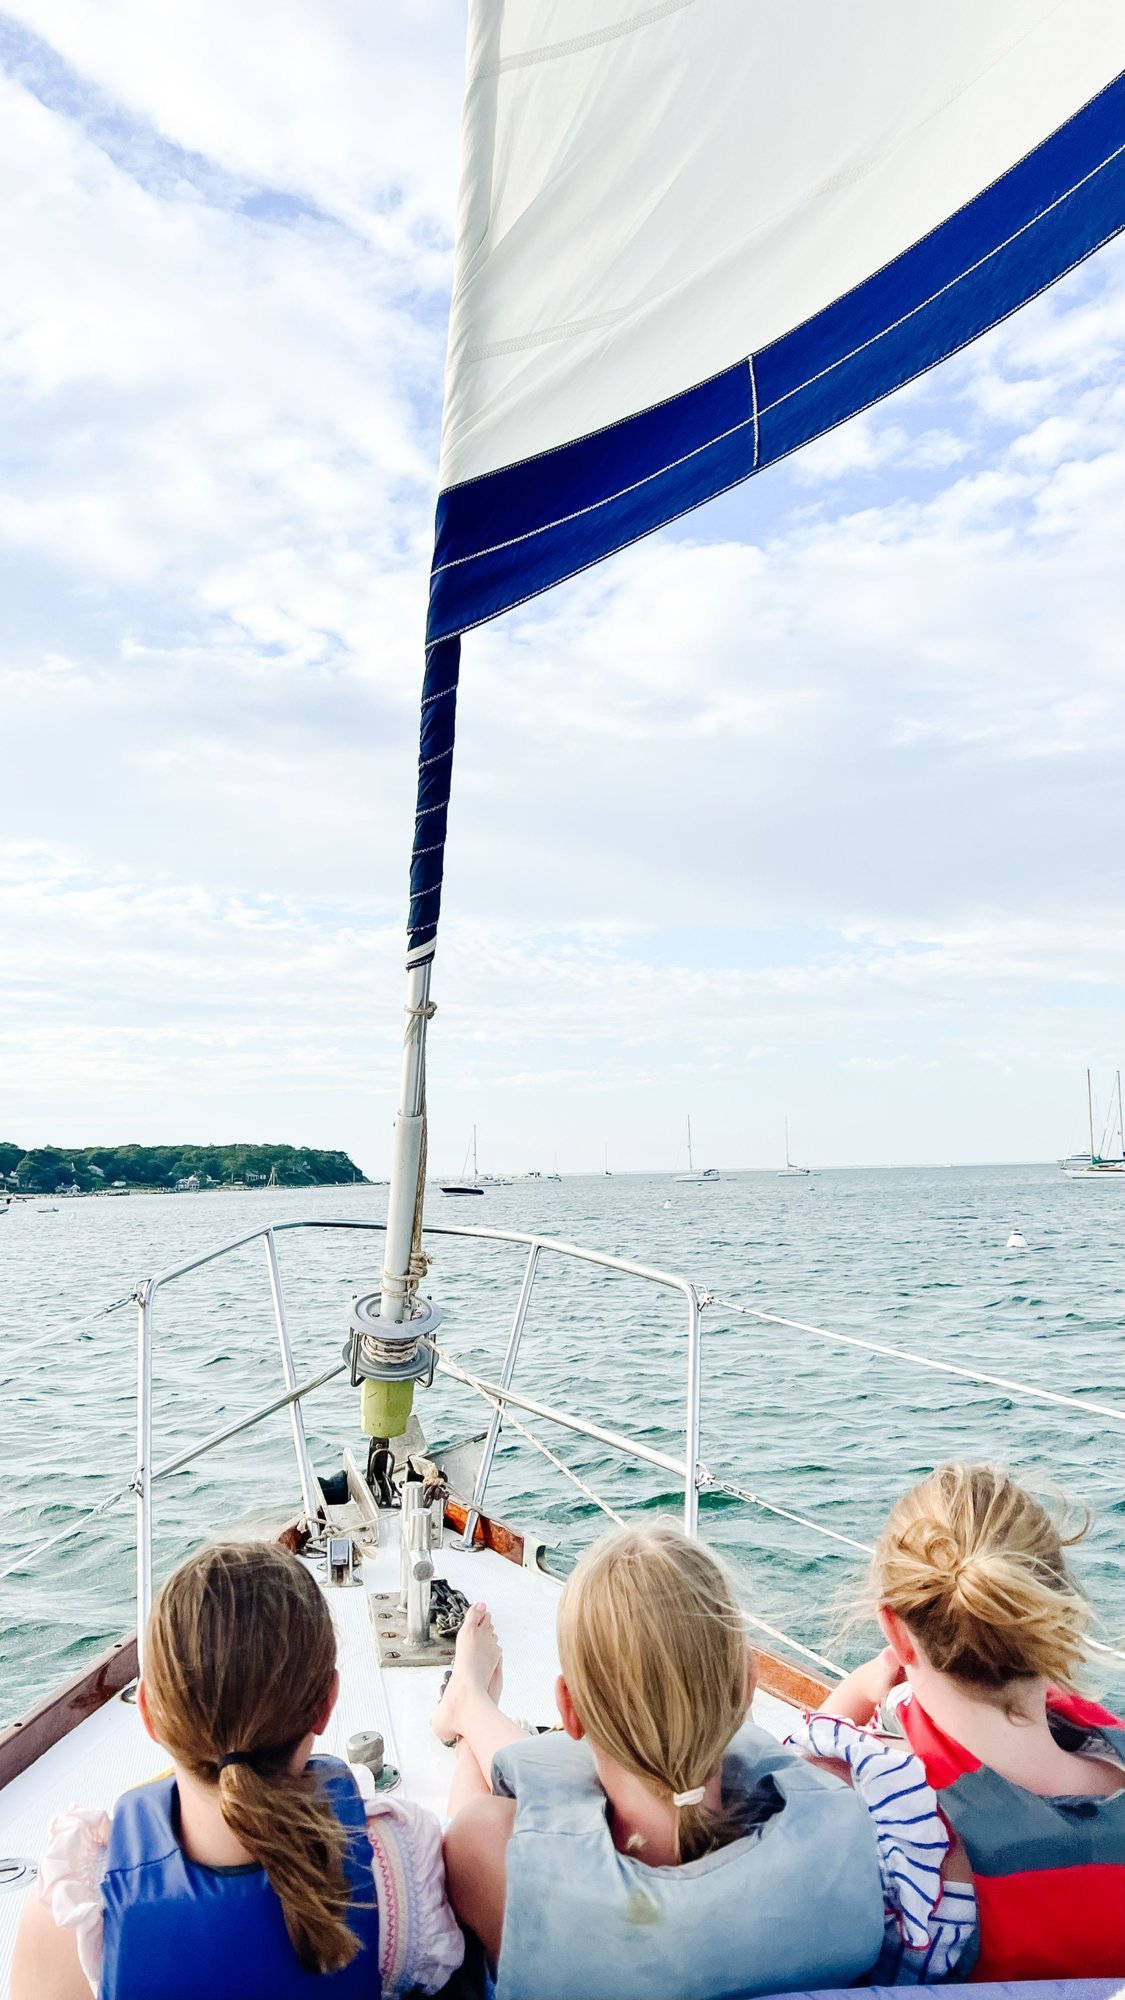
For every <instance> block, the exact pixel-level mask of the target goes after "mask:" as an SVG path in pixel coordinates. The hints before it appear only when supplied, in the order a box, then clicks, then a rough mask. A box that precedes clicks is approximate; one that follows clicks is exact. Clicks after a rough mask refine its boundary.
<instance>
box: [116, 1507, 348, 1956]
mask: <svg viewBox="0 0 1125 2000" xmlns="http://www.w3.org/2000/svg"><path fill="white" fill-rule="evenodd" d="M335 1667H336V1637H335V1633H334V1631H333V1629H332V1620H331V1617H330V1615H329V1611H328V1606H327V1605H326V1603H325V1601H324V1598H323V1595H322V1594H321V1592H320V1590H319V1589H318V1587H317V1585H316V1583H315V1582H314V1580H313V1578H312V1576H311V1575H310V1574H309V1572H308V1570H307V1569H306V1568H305V1567H304V1565H303V1564H302V1563H300V1562H298V1561H297V1559H296V1557H295V1556H292V1555H289V1554H287V1553H286V1551H285V1550H284V1549H281V1548H278V1547H276V1546H274V1545H272V1544H265V1543H246V1542H243V1543H237V1544H231V1545H229V1546H223V1545H218V1546H212V1547H210V1548H205V1549H201V1550H200V1551H199V1552H198V1553H197V1554H196V1555H193V1556H190V1557H189V1558H188V1560H187V1562H185V1563H184V1564H183V1565H182V1566H181V1567H180V1568H179V1569H178V1570H177V1571H176V1572H175V1574H174V1575H173V1576H171V1577H169V1579H168V1581H167V1583H166V1584H165V1585H164V1588H163V1590H162V1591H161V1592H160V1595H159V1597H158V1598H157V1601H156V1604H155V1605H154V1607H153V1611H152V1616H151V1618H150V1619H149V1624H148V1637H147V1646H146V1653H145V1668H144V1686H145V1696H146V1701H147V1705H148V1711H149V1715H150V1717H151V1720H152V1725H153V1728H154V1730H155V1731H156V1733H157V1735H158V1736H159V1738H160V1741H161V1743H162V1744H163V1745H164V1747H165V1748H166V1749H167V1750H169V1751H170V1752H171V1754H172V1756H173V1757H174V1758H175V1760H176V1762H177V1764H180V1765H182V1766H183V1767H184V1769H185V1770H187V1771H189V1772H190V1773H191V1775H192V1777H194V1778H198V1779H199V1780H200V1781H201V1783H203V1784H206V1785H216V1786H217V1787H218V1792H219V1809H220V1811H221V1813H222V1815H223V1819H224V1820H225V1822H226V1824H227V1826H229V1828H230V1830H231V1832H232V1833H233V1834H234V1835H235V1836H236V1838H237V1839H238V1840H240V1841H241V1842H242V1844H243V1846H244V1847H245V1848H246V1849H247V1851H248V1852H249V1853H250V1854H252V1855H253V1856H254V1858H255V1859H256V1860H257V1861H259V1862H260V1863H261V1865H262V1867H263V1868H264V1869H265V1871H266V1874H267V1876H268V1877H269V1881H270V1885H271V1887H272V1888H273V1890H274V1892H275V1894H276V1895H277V1897H278V1900H279V1902H280V1904H281V1908H282V1912H283V1914H284V1917H285V1928H286V1930H287V1931H288V1933H289V1937H290V1941H291V1942H292V1945H293V1949H294V1951H295V1952H296V1954H297V1957H298V1958H299V1960H300V1962H301V1964H302V1966H303V1967H304V1969H305V1971H306V1972H336V1971H339V1970H340V1969H341V1968H342V1967H343V1966H345V1965H349V1964H350V1963H351V1961H352V1959H353V1958H354V1957H355V1955H356V1953H357V1952H358V1950H359V1949H360V1946H359V1940H358V1939H357V1937H356V1936H355V1933H354V1932H353V1931H352V1930H350V1929H349V1927H348V1923H347V1911H348V1906H349V1902H350V1890H349V1885H348V1879H347V1876H346V1874H345V1872H344V1855H345V1852H346V1847H347V1838H346V1835H345V1833H344V1829H343V1827H342V1826H341V1824H340V1822H339V1820H338V1819H337V1817H336V1814H335V1812H334V1811H333V1809H332V1805H331V1803H330V1801H329V1800H328V1798H327V1797H326V1796H325V1794H324V1792H323V1790H322V1789H321V1786H320V1784H319V1782H318V1780H317V1778H316V1776H315V1774H314V1773H313V1772H311V1771H308V1770H304V1771H301V1772H298V1773H294V1772H292V1771H291V1770H290V1769H289V1764H290V1762H291V1760H292V1758H293V1755H294V1752H295V1751H296V1749H297V1746H298V1745H299V1743H300V1742H301V1740H302V1738H303V1737H305V1736H307V1735H308V1733H309V1731H310V1730H312V1729H314V1728H315V1727H316V1724H317V1723H318V1721H319V1720H320V1719H321V1715H322V1712H323V1709H324V1705H325V1703H326V1701H327V1700H328V1697H329V1693H330V1691H331V1687H332V1676H333V1673H334V1672H335ZM234 1752H240V1753H243V1754H244V1755H245V1754H246V1753H249V1758H250V1761H247V1762H241V1761H240V1762H238V1763H236V1764H227V1765H223V1764H222V1763H221V1760H222V1759H223V1758H224V1757H226V1756H228V1755H230V1754H231V1753H234ZM372 1976H373V1977H374V1974H373V1975H372Z"/></svg>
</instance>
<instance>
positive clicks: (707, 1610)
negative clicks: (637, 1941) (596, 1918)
mask: <svg viewBox="0 0 1125 2000" xmlns="http://www.w3.org/2000/svg"><path fill="white" fill-rule="evenodd" d="M558 1638H559V1660H560V1663H561V1666H562V1671H563V1678H564V1680H565V1681H566V1684H567V1688H568V1689H569V1692H570V1697H571V1700H572V1701H573V1703H574V1707H575V1710H576V1712H577V1715H578V1718H579V1720H580V1722H581V1723H582V1726H583V1728H584V1730H585V1731H586V1734H587V1736H588V1737H589V1738H590V1741H591V1743H593V1744H595V1745H596V1746H597V1748H599V1749H600V1750H603V1751H605V1752H606V1754H607V1755H608V1756H610V1757H613V1758H614V1759H615V1760H616V1762H617V1763H619V1764H621V1765H623V1766H624V1768H625V1769H626V1770H627V1771H631V1772H633V1773H634V1774H635V1775H636V1776H637V1777H639V1778H641V1779H643V1780H644V1782H645V1783H646V1784H647V1785H649V1786H650V1787H651V1788H652V1789H653V1790H654V1791H656V1792H658V1793H660V1794H662V1795H663V1796H665V1797H668V1796H669V1795H672V1794H675V1793H679V1792H689V1791H693V1790H695V1789H696V1788H697V1787H698V1786H700V1785H702V1784H704V1783H705V1782H706V1780H707V1779H708V1778H710V1777H711V1775H712V1773H713V1772H714V1771H715V1770H716V1769H717V1767H718V1766H719V1764H720V1763H721V1760H722V1756H723V1752H724V1751H725V1749H726V1748H727V1745H728V1744H729V1742H730V1740H731V1737H732V1736H733V1735H734V1733H735V1731H736V1730H737V1729H738V1728H740V1726H741V1724H742V1723H743V1722H744V1721H745V1719H746V1711H747V1708H748V1706H749V1680H748V1653H747V1646H746V1637H745V1633H744V1630H743V1623H742V1616H741V1613H740V1611H739V1608H738V1602H737V1599H736V1597H735V1593H734V1587H733V1584H732V1581H731V1578H730V1576H729V1575H728V1573H727V1571H726V1569H725V1568H724V1567H723V1565H722V1564H721V1563H719V1562H718V1561H716V1559H715V1557H714V1556H713V1555H712V1554H711V1553H710V1551H709V1550H707V1549H706V1548H704V1547H703V1545H702V1543H700V1542H695V1541H691V1540H689V1539H688V1537H687V1536H686V1535H685V1534H683V1533H682V1532H681V1530H680V1529H679V1528H676V1527H674V1526H672V1525H671V1524H670V1523H665V1522H659V1523H656V1524H654V1525H652V1526H648V1527H641V1528H622V1529H621V1530H620V1531H618V1532H617V1533H613V1534H609V1535H606V1536H604V1537H603V1538H602V1540H601V1541H599V1542H596V1543H595V1544H594V1546H593V1548H591V1549H587V1551H586V1553H585V1555H584V1556H583V1557H582V1558H581V1561H580V1562H579V1563H578V1566H577V1568H576V1569H575V1570H574V1571H573V1573H572V1574H571V1576H570V1577H569V1578H568V1580H567V1584H566V1588H565V1589H564V1591H563V1594H562V1601H561V1603H560V1605H559V1619H558ZM676 1829H677V1835H678V1843H679V1845H678V1854H679V1859H680V1861H694V1860H695V1859H697V1858H698V1856H700V1855H702V1854H709V1853H710V1852H711V1851H712V1850H713V1849H715V1848H717V1847H723V1846H725V1845H726V1844H727V1842H728V1841H731V1840H734V1839H737V1838H738V1836H739V1835H740V1834H742V1833H744V1832H745V1831H746V1826H745V1821H744V1818H742V1817H740V1816H739V1815H738V1814H737V1813H734V1812H731V1811H728V1810H725V1809H724V1810H722V1811H720V1812H712V1811H710V1810H709V1809H708V1808H707V1807H706V1806H704V1805H702V1804H698V1805H685V1806H682V1807H681V1808H680V1809H679V1810H678V1811H677V1813H676Z"/></svg>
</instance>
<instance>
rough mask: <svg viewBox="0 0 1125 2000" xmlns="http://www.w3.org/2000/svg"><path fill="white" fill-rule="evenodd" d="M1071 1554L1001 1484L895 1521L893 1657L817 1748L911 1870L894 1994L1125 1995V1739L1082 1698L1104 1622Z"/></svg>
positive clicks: (1038, 1515)
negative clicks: (919, 1988) (919, 1983)
mask: <svg viewBox="0 0 1125 2000" xmlns="http://www.w3.org/2000/svg"><path fill="white" fill-rule="evenodd" d="M1083 1532H1084V1530H1083ZM1071 1539H1072V1540H1077V1539H1078V1536H1077V1535H1076V1536H1074V1537H1072V1538H1071ZM1068 1545H1069V1544H1068V1542H1067V1540H1066V1539H1064V1536H1063V1534H1062V1533H1061V1531H1060V1528H1059V1525H1058V1523H1057V1522H1056V1521H1055V1520H1054V1519H1053V1518H1052V1516H1051V1514H1050V1513H1049V1512H1048V1511H1047V1509H1046V1508H1045V1507H1043V1506H1042V1505H1041V1504H1040V1502H1039V1501H1038V1500H1036V1499H1034V1498H1033V1497H1032V1495H1031V1494H1030V1493H1028V1492H1026V1491H1025V1490H1024V1489H1023V1488H1022V1487H1021V1486H1018V1485H1017V1484H1016V1482H1015V1480H1013V1479H1012V1478H1011V1477H1010V1475H1009V1474H1008V1473H1006V1472H1002V1471H998V1470H997V1469H996V1468H995V1467H993V1466H989V1465H971V1466H969V1465H943V1466H940V1467H939V1468H938V1469H937V1471H935V1472H933V1473H931V1474H930V1475H929V1477H928V1478H926V1479H924V1480H922V1481H921V1483H920V1484H919V1485H917V1486H915V1487H913V1488H912V1489H911V1491H910V1492H909V1493H906V1494H904V1496H903V1497H902V1499H901V1500H899V1501H898V1502H897V1503H896V1505H895V1506H894V1507H893V1508H892V1509H891V1513H890V1516H889V1518H888V1520H887V1523H886V1526H885V1528H884V1529H883V1532H882V1534H881V1536H880V1537H879V1542H878V1545H877V1547H876V1550H875V1555H874V1560H873V1563H872V1571H871V1591H872V1597H873V1601H874V1607H875V1610H876V1614H877V1617H878V1620H879V1624H880V1626H881V1628H882V1632H883V1636H884V1638H885V1640H886V1642H887V1643H886V1647H885V1650H884V1651H883V1652H882V1653H881V1654H879V1655H878V1657H877V1658H876V1659H874V1660H871V1661H869V1662H868V1663H867V1665H866V1666H864V1667H861V1668H858V1669H857V1670H856V1672H855V1673H853V1674H851V1675H849V1676H848V1678H847V1679H846V1680H845V1681H844V1682H843V1684H842V1685H841V1686H840V1687H839V1688H838V1689H837V1690H836V1692H835V1694H834V1695H833V1696H832V1697H831V1698H830V1699H829V1701H828V1702H827V1703H826V1704H825V1712H824V1713H822V1714H820V1715H814V1716H812V1717H811V1718H810V1719H809V1721H808V1724H807V1727H806V1729H805V1730H804V1731H803V1732H802V1733H801V1741H802V1742H803V1745H804V1747H805V1748H806V1750H807V1751H808V1752H810V1753H811V1754H813V1755H814V1756H818V1757H821V1758H824V1759H826V1760H828V1761H829V1762H830V1763H831V1764H833V1765H839V1764H843V1765H844V1766H845V1767H846V1768H847V1769H848V1771H849V1773H850V1775H851V1778H852V1781H853V1783H854V1784H855V1787H856V1790H857V1793H858V1794H859V1795H860V1796H862V1797H863V1798H864V1799H865V1802H866V1803H867V1804H868V1805H869V1807H870V1808H871V1809H872V1811H873V1812H875V1813H876V1816H877V1821H876V1824H877V1834H878V1837H879V1840H880V1846H881V1848H885V1847H886V1846H887V1845H888V1844H889V1843H890V1842H892V1841H894V1840H896V1839H897V1841H898V1844H899V1847H900V1850H903V1849H905V1850H906V1851H907V1853H908V1855H909V1857H910V1859H909V1866H908V1868H907V1870H906V1873H907V1875H908V1876H909V1877H910V1878H911V1885H912V1899H911V1898H907V1899H905V1901H904V1903H903V1904H902V1906H901V1907H900V1908H899V1910H898V1911H897V1913H895V1914H896V1915H897V1919H898V1921H897V1925H892V1924H890V1923H888V1939H887V1944H888V1952H889V1953H890V1954H891V1958H892V1960H893V1962H892V1963H890V1964H888V1961H887V1958H884V1961H883V1962H882V1964H881V1971H880V1976H881V1977H887V1976H897V1977H898V1978H899V1979H900V1981H902V1980H906V1981H909V1980H910V1979H918V1978H927V1977H929V1978H932V1977H934V1976H937V1975H938V1974H941V1975H945V1974H947V1973H948V1972H950V1971H951V1970H953V1969H954V1968H955V1969H956V1973H957V1976H958V1978H964V1977H967V1976H969V1975H970V1973H971V1976H972V1977H973V1978H974V1979H990V1980H1011V1979H1046V1978H1051V1977H1057V1978H1064V1977H1075V1976H1077V1975H1081V1974H1084V1975H1086V1976H1088V1977H1091V1978H1094V1977H1106V1978H1117V1977H1120V1976H1122V1975H1125V1725H1123V1724H1122V1722H1121V1721H1120V1720H1119V1719H1118V1718H1117V1717H1116V1716H1114V1715H1112V1714H1110V1713H1109V1711H1108V1710H1106V1709H1104V1708H1101V1707H1099V1706H1097V1705H1096V1704H1095V1703H1094V1702H1092V1701H1088V1700H1086V1699H1084V1698H1083V1697H1082V1696H1081V1695H1079V1694H1078V1692H1077V1690H1076V1683H1077V1678H1078V1675H1079V1673H1080V1671H1081V1668H1082V1666H1083V1663H1084V1660H1085V1655H1086V1628H1087V1625H1088V1623H1089V1617H1090V1612H1089V1606H1088V1604H1087V1602H1086V1599H1085V1597H1084V1596H1083V1594H1082V1592H1081V1591H1080V1589H1079V1587H1078V1585H1077V1583H1076V1582H1075V1580H1074V1578H1073V1576H1072V1575H1071V1573H1070V1570H1069V1568H1068V1566H1067V1561H1066V1548H1067V1547H1068ZM872 1730H874V1731H875V1732H876V1736H875V1737H873V1735H872V1734H871V1731H872ZM878 1732H882V1733H883V1734H884V1735H886V1734H887V1733H888V1732H892V1733H894V1735H895V1736H896V1737H897V1741H894V1742H891V1743H883V1744H882V1745H880V1744H879V1742H878V1741H877V1734H878ZM903 1736H905V1739H906V1741H905V1744H904V1743H903V1740H902V1738H903ZM888 1798H889V1799H892V1801H893V1803H892V1805H891V1807H890V1809H889V1811H888V1810H887V1808H886V1806H885V1803H884V1802H885V1801H886V1800H887V1799H888ZM880 1811H882V1814H883V1817H882V1821H881V1822H880V1821H879V1818H878V1815H879V1813H880ZM935 1912H936V1913H937V1916H938V1917H939V1918H941V1917H944V1919H945V1920H946V1921H945V1925H944V1929H943V1927H942V1924H941V1923H940V1922H937V1923H935V1922H934V1916H935ZM890 1914H891V1913H890V1912H888V1915H890ZM912 1926H913V1928H912ZM935 1939H936V1940H937V1944H936V1946H935ZM896 1947H897V1949H896ZM935 1949H938V1950H940V1952H941V1958H940V1962H939V1963H937V1964H936V1965H935V1963H934V1951H935Z"/></svg>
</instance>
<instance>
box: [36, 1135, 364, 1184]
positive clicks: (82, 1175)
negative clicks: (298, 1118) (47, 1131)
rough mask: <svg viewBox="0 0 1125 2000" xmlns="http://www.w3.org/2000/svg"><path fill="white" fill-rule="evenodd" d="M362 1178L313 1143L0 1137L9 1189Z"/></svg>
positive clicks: (348, 1163)
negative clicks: (73, 1143)
mask: <svg viewBox="0 0 1125 2000" xmlns="http://www.w3.org/2000/svg"><path fill="white" fill-rule="evenodd" d="M364 1178H365V1176H364V1175H363V1174H361V1172H360V1170H359V1168H358V1167H357V1166H356V1165H355V1162H354V1161H353V1160H350V1159H349V1158H348V1155H347V1154H346V1153H334V1152H325V1151H323V1150H321V1149H319V1148H317V1147H315V1146H268V1145H267V1146H79V1147H68V1146H32V1147H26V1146H17V1145H14V1144H12V1143H10V1142H8V1141H4V1140H0V1186H2V1187H4V1188H6V1189H8V1190H9V1191H10V1192H11V1193H14V1194H59V1193H62V1192H63V1191H64V1190H67V1189H74V1190H76V1191H77V1192H78V1193H79V1194H97V1193H99V1192H103V1191H105V1190H107V1189H110V1188H117V1189H118V1190H120V1189H121V1188H179V1189H188V1190H190V1189H193V1188H204V1187H230V1186H235V1187H267V1186H274V1187H339V1186H340V1185H341V1184H342V1183H344V1182H351V1181H362V1180H363V1179H364Z"/></svg>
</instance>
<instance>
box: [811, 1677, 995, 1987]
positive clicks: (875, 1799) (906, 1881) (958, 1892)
mask: <svg viewBox="0 0 1125 2000" xmlns="http://www.w3.org/2000/svg"><path fill="white" fill-rule="evenodd" d="M786 1741H787V1742H788V1743H789V1744H790V1745H791V1747H792V1748H793V1749H795V1750H801V1751H803V1752H804V1753H805V1755H806V1756H809V1757H822V1758H825V1759H827V1760H829V1761H831V1762H833V1763H838V1764H846V1765H847V1768H848V1772H849V1775H850V1777H851V1781H852V1789H853V1790H854V1792H855V1795H856V1797H857V1799H859V1800H860V1802H861V1803H862V1804H863V1805H865V1806H866V1807H867V1810H868V1812H869V1814H870V1815H871V1823H872V1826H873V1828H874V1831H875V1839H876V1843H877V1846H878V1849H879V1872H880V1875H881V1877H882V1882H883V1916H884V1931H883V1936H884V1943H883V1955H882V1957H881V1958H880V1960H879V1964H878V1967H877V1970H876V1982H877V1983H878V1984H879V1985H896V1986H917V1985H921V1984H923V1983H927V1984H932V1983H933V1982H935V1981H937V1980H941V1979H944V1978H946V1977H948V1975H949V1973H951V1972H952V1971H953V1968H954V1967H955V1965H956V1964H957V1962H958V1960H959V1959H960V1958H961V1956H962V1953H963V1952H964V1950H965V1948H966V1946H967V1945H968V1944H969V1943H970V1942H971V1940H972V1938H973V1935H974V1933H975V1931H976V1921H977V1899H976V1892H975V1890H974V1888H973V1885H972V1883H971V1882H943V1881H942V1868H943V1866H944V1864H945V1858H946V1855H947V1854H948V1853H949V1849H950V1845H951V1836H950V1832H949V1828H948V1826H947V1825H946V1822H945V1820H944V1819H943V1818H942V1815H941V1811H940V1809H939V1806H938V1802H937V1794H936V1792H935V1791H934V1790H933V1787H932V1786H931V1785H930V1783H929V1781H928V1779H927V1777H926V1772H925V1768H924V1766H923V1764H922V1761H921V1759H920V1758H919V1757H916V1756H915V1754H914V1752H913V1750H911V1748H910V1746H909V1744H908V1743H906V1742H905V1740H904V1739H903V1738H902V1737H898V1738H897V1739H896V1740H895V1741H894V1742H888V1741H887V1739H886V1738H885V1737H881V1736H876V1735H874V1734H873V1732H872V1731H871V1730H870V1729H861V1728H860V1726H859V1724H858V1723H855V1722H845V1721H843V1720H842V1719H841V1718H840V1717H839V1716H837V1715H808V1716H806V1717H805V1720H804V1722H803V1723H802V1724H801V1726H800V1727H799V1728H798V1729H795V1730H794V1731H793V1733H792V1735H791V1736H789V1737H787V1739H786Z"/></svg>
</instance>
